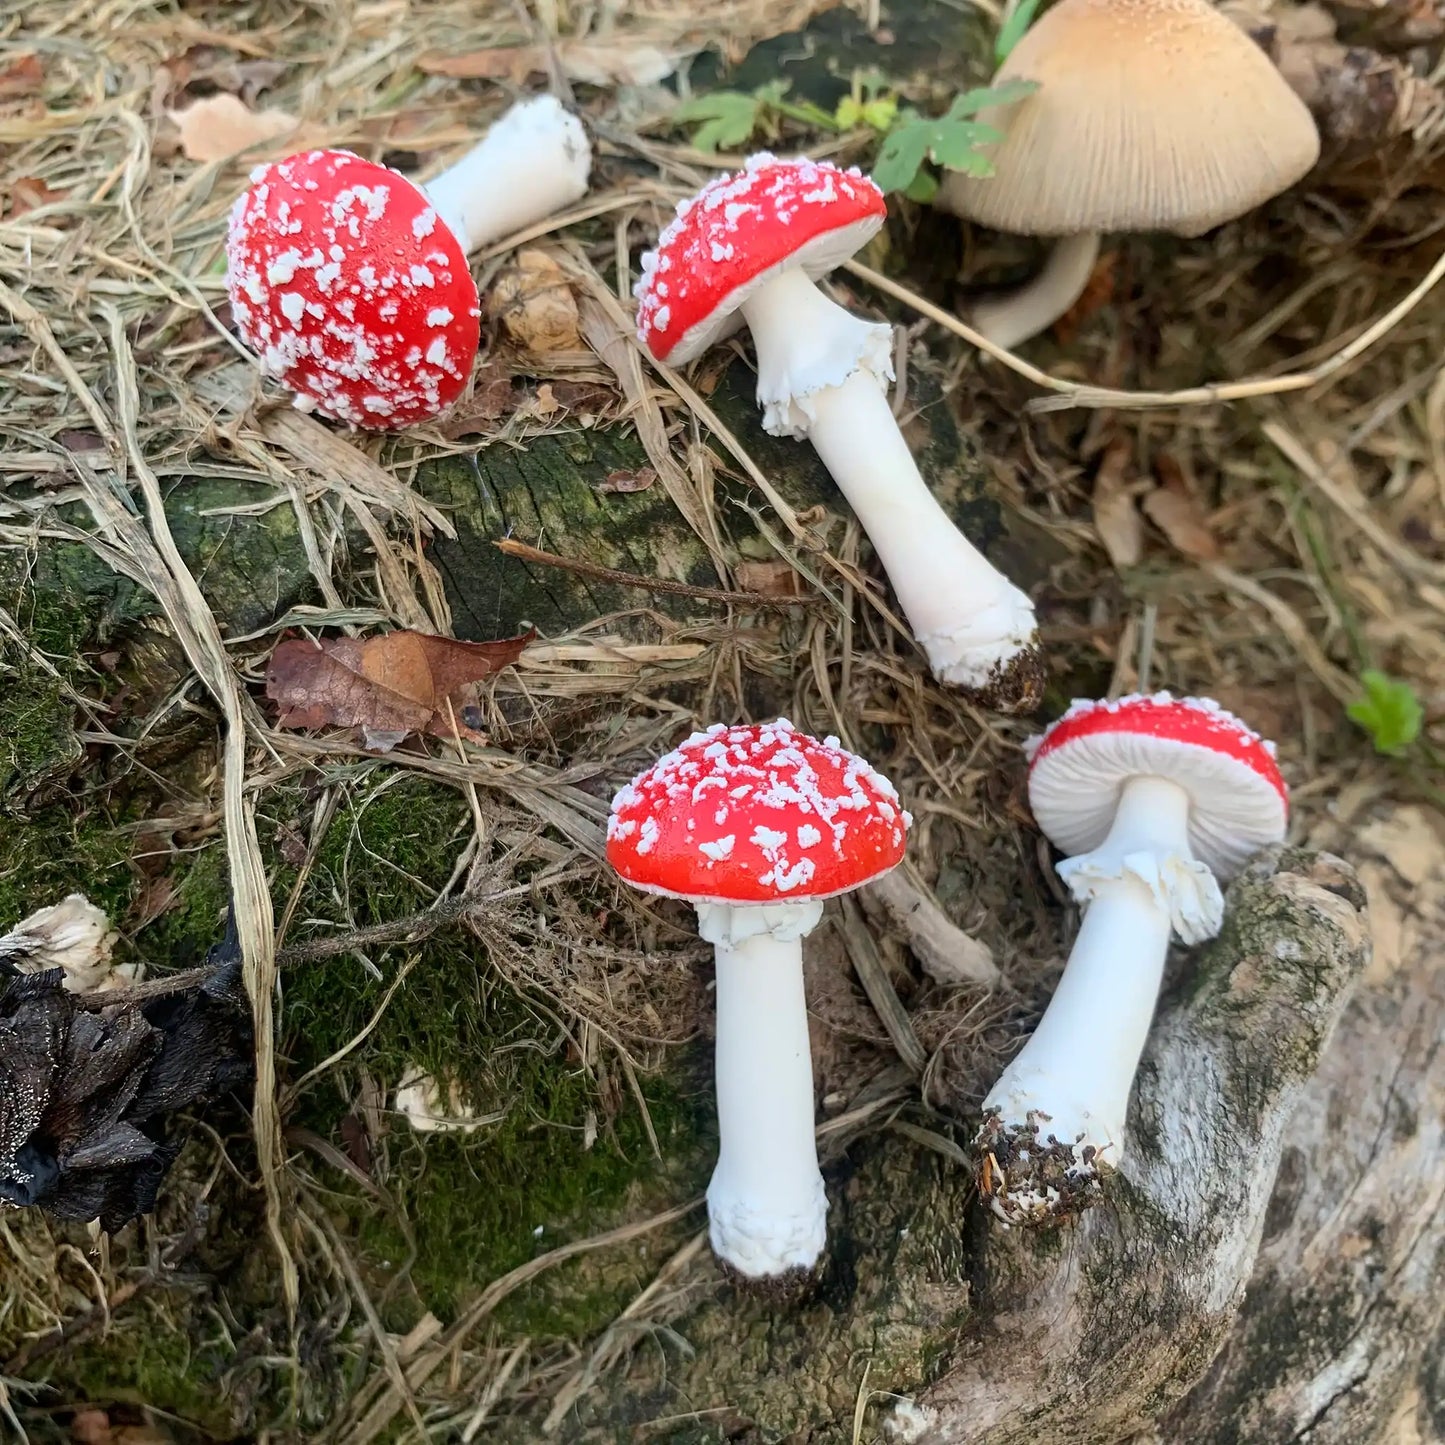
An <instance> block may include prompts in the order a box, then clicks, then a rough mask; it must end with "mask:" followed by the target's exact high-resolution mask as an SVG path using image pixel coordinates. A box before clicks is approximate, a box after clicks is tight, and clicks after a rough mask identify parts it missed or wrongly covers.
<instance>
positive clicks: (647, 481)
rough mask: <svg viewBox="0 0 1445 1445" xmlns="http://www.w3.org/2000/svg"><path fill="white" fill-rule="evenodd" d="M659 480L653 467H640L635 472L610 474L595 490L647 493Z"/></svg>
mask: <svg viewBox="0 0 1445 1445" xmlns="http://www.w3.org/2000/svg"><path fill="white" fill-rule="evenodd" d="M656 480H657V473H656V472H655V471H654V470H653V469H652V468H651V467H638V469H637V470H636V471H635V472H629V471H622V470H619V471H615V472H608V473H607V475H606V476H605V477H603V479H602V480H601V481H600V482H598V483H597V485H596V486H595V487H594V488H593V490H594V491H597V492H604V493H605V492H645V491H646V490H647V489H648V488H649V487H650V486H651V485H652V484H653V483H654V482H655V481H656Z"/></svg>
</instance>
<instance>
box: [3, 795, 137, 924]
mask: <svg viewBox="0 0 1445 1445" xmlns="http://www.w3.org/2000/svg"><path fill="white" fill-rule="evenodd" d="M130 851H131V840H130V838H129V836H128V835H126V834H124V833H121V832H119V831H118V830H117V828H116V826H115V823H114V821H113V820H112V819H111V818H110V817H108V816H107V815H105V814H104V813H102V812H100V811H98V810H97V811H95V812H90V813H85V814H81V815H76V814H74V813H71V812H70V811H69V810H68V809H66V808H63V807H59V806H55V807H47V808H44V809H41V810H40V811H38V812H35V813H32V814H29V815H27V816H25V817H7V816H4V815H0V925H3V926H4V927H6V928H8V927H10V926H11V925H12V924H14V923H16V922H18V921H19V920H20V919H21V918H23V917H24V916H25V915H26V914H27V913H32V912H34V910H35V909H37V908H42V907H44V906H45V905H46V904H48V903H58V902H59V901H60V899H61V898H63V897H64V896H65V895H66V894H67V893H73V892H82V893H84V894H86V896H87V897H89V899H90V900H91V902H93V903H96V904H99V905H100V906H101V907H102V908H104V909H105V910H106V911H107V912H108V913H109V914H110V915H111V917H112V918H114V917H116V916H117V915H118V914H121V913H123V912H124V911H125V909H126V907H127V906H128V905H129V903H130V897H131V890H132V887H133V886H134V879H133V875H132V873H131V871H130V868H129V866H128V864H129V859H130Z"/></svg>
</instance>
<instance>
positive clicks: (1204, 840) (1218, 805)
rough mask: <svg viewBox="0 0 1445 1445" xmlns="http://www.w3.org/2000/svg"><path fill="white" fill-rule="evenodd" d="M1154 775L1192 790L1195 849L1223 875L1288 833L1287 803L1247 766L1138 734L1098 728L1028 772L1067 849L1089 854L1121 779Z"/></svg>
mask: <svg viewBox="0 0 1445 1445" xmlns="http://www.w3.org/2000/svg"><path fill="white" fill-rule="evenodd" d="M1149 774H1154V775H1156V776H1160V777H1167V778H1169V779H1171V780H1172V781H1173V782H1175V783H1176V784H1178V786H1179V787H1181V788H1183V789H1184V791H1185V792H1186V793H1188V794H1189V798H1190V802H1191V804H1192V806H1191V808H1190V812H1189V846H1190V848H1191V849H1192V851H1193V853H1194V854H1195V856H1196V857H1197V858H1199V859H1200V861H1201V862H1203V863H1205V864H1207V865H1208V867H1209V868H1210V870H1211V871H1212V872H1214V873H1215V874H1217V875H1218V876H1220V877H1224V878H1228V877H1232V876H1233V875H1234V874H1235V873H1236V872H1238V870H1239V868H1240V866H1241V865H1242V864H1243V863H1244V862H1245V860H1246V859H1248V858H1249V857H1250V856H1251V855H1252V854H1254V853H1255V852H1257V851H1258V850H1259V849H1260V848H1262V847H1265V846H1267V845H1268V844H1270V843H1274V842H1277V841H1278V840H1279V839H1280V838H1282V837H1283V836H1284V830H1285V803H1284V800H1283V799H1282V798H1281V797H1280V794H1279V792H1278V791H1277V790H1276V789H1275V787H1274V786H1273V785H1272V784H1271V783H1270V782H1269V781H1268V780H1267V779H1265V778H1263V777H1261V776H1260V774H1259V773H1257V772H1255V770H1254V769H1253V768H1251V767H1250V766H1249V765H1248V764H1247V763H1244V762H1241V761H1240V760H1239V759H1238V758H1234V757H1230V756H1228V755H1227V754H1224V753H1219V752H1215V751H1214V750H1213V749H1212V748H1208V747H1201V746H1199V745H1197V744H1194V743H1181V742H1175V741H1173V740H1172V739H1169V738H1158V737H1149V736H1144V735H1140V734H1137V733H1125V732H1101V733H1094V734H1092V735H1090V736H1088V737H1086V738H1080V739H1077V740H1075V741H1074V742H1071V743H1068V744H1066V745H1064V746H1063V747H1060V748H1057V749H1055V750H1053V751H1051V752H1049V753H1047V754H1046V755H1044V756H1043V757H1041V758H1040V759H1039V760H1038V761H1037V762H1035V763H1034V765H1033V768H1032V769H1031V771H1030V773H1029V801H1030V804H1031V805H1032V807H1033V810H1034V815H1035V816H1036V817H1037V818H1038V821H1039V826H1040V827H1041V828H1042V829H1043V830H1044V832H1045V833H1047V834H1048V836H1049V837H1050V838H1051V839H1052V840H1053V842H1054V844H1055V845H1056V846H1057V847H1058V848H1059V849H1060V850H1061V851H1062V852H1064V853H1068V854H1079V853H1084V852H1087V851H1088V850H1089V849H1091V848H1094V847H1096V846H1097V845H1098V844H1099V843H1101V842H1102V841H1103V839H1104V837H1105V835H1106V834H1107V833H1108V831H1109V828H1110V825H1111V824H1112V822H1113V819H1114V810H1115V805H1116V802H1117V799H1118V791H1119V788H1120V787H1121V786H1122V784H1123V783H1124V782H1125V781H1126V780H1127V779H1129V778H1131V777H1138V776H1141V775H1149Z"/></svg>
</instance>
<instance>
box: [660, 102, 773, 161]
mask: <svg viewBox="0 0 1445 1445" xmlns="http://www.w3.org/2000/svg"><path fill="white" fill-rule="evenodd" d="M765 88H767V87H765ZM768 104H769V100H768V99H767V98H766V97H764V96H763V95H762V93H761V92H759V93H758V94H756V95H743V94H742V93H741V92H740V91H736V90H715V91H713V93H712V94H711V95H695V96H693V98H692V99H691V100H686V101H684V102H683V103H682V104H681V105H680V106H678V108H677V109H676V110H675V111H673V113H672V119H673V120H674V122H676V123H677V124H678V125H690V124H693V123H695V122H698V121H701V122H702V124H701V125H699V126H698V128H697V130H696V131H694V132H693V137H692V143H693V145H694V146H696V148H697V149H698V150H700V151H716V150H736V149H738V148H739V147H741V146H744V145H746V144H747V142H748V139H749V138H750V137H751V136H752V133H753V132H754V131H755V130H757V128H758V125H759V123H760V121H761V120H762V116H763V111H764V108H765V107H766V106H767V105H768Z"/></svg>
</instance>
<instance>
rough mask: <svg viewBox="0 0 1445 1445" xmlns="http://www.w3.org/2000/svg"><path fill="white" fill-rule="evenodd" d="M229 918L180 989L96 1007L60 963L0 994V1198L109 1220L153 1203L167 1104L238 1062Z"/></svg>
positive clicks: (239, 1078)
mask: <svg viewBox="0 0 1445 1445" xmlns="http://www.w3.org/2000/svg"><path fill="white" fill-rule="evenodd" d="M236 952H238V950H236V949H235V948H234V928H233V927H232V928H230V929H228V934H227V941H226V943H224V944H223V945H221V946H220V947H219V948H217V949H213V950H212V955H211V960H210V967H209V968H208V969H207V970H206V971H205V972H204V973H203V974H202V975H201V976H200V978H199V979H198V980H197V981H196V982H194V983H191V984H190V985H189V986H188V987H186V988H183V989H180V990H178V991H177V992H175V993H171V994H162V995H159V996H151V997H146V996H141V997H138V998H132V997H128V996H127V995H126V994H125V992H124V991H120V990H118V991H117V993H116V1002H115V1003H113V1004H109V1005H106V1006H103V1007H100V1008H96V1007H94V1000H93V999H92V1000H90V1001H89V1005H87V1004H86V1003H82V1002H79V1001H78V1000H77V996H76V995H74V994H71V993H68V992H67V991H66V990H65V988H64V986H63V983H64V974H63V973H62V971H61V970H59V969H52V970H50V971H48V972H46V973H38V974H31V975H28V976H25V977H21V978H16V979H12V980H10V981H9V982H8V983H7V984H6V986H5V988H4V990H3V992H0V1201H4V1202H5V1203H8V1204H11V1205H15V1206H20V1207H26V1206H34V1207H38V1208H40V1209H43V1210H45V1211H46V1212H47V1213H49V1214H53V1215H55V1216H57V1217H58V1218H61V1219H75V1220H90V1219H96V1218H99V1220H100V1222H101V1226H102V1228H104V1229H107V1230H115V1229H119V1228H120V1227H121V1225H123V1224H125V1223H126V1222H127V1221H129V1220H131V1219H134V1218H135V1217H136V1216H137V1215H140V1214H146V1213H149V1212H150V1211H151V1210H152V1209H153V1208H154V1207H155V1202H156V1194H157V1192H158V1191H159V1189H160V1186H161V1183H162V1182H163V1180H164V1178H165V1174H166V1170H167V1169H169V1167H170V1165H171V1162H172V1161H173V1160H174V1158H175V1156H176V1153H177V1150H178V1148H179V1146H178V1145H176V1144H174V1143H172V1142H170V1141H169V1140H168V1139H167V1137H166V1125H167V1120H168V1118H169V1116H170V1115H171V1114H173V1113H174V1112H176V1111H177V1110H180V1109H186V1108H193V1107H195V1106H197V1105H200V1104H205V1103H209V1102H211V1101H213V1100H216V1099H219V1098H221V1097H222V1096H224V1095H226V1094H228V1093H230V1092H231V1091H232V1090H234V1089H236V1088H238V1087H240V1086H242V1085H244V1084H245V1082H246V1081H247V1079H248V1078H249V1077H250V1073H251V1057H252V1034H251V1014H250V1009H249V1006H248V1004H247V1000H246V995H245V990H244V989H243V987H242V984H241V967H240V961H239V958H237V957H236V956H235V954H236Z"/></svg>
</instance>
